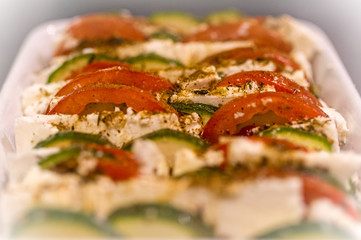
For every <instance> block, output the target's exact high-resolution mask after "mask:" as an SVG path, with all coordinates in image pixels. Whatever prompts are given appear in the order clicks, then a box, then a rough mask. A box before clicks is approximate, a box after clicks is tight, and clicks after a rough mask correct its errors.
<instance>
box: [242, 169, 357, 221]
mask: <svg viewBox="0 0 361 240" xmlns="http://www.w3.org/2000/svg"><path fill="white" fill-rule="evenodd" d="M252 175H253V176H258V177H263V178H264V177H281V178H286V177H298V178H300V180H301V181H302V190H303V198H304V202H305V204H306V205H310V204H311V203H312V202H313V201H315V200H318V199H321V198H326V199H329V200H330V201H332V202H333V203H334V204H336V205H339V206H341V207H342V208H343V209H344V210H345V211H346V212H347V213H348V214H349V215H350V216H351V217H353V218H354V219H355V220H357V221H359V220H360V215H359V213H358V211H357V209H356V208H355V207H354V206H353V205H352V204H351V203H350V202H349V201H348V199H347V196H346V194H345V193H343V192H342V191H341V190H339V189H338V188H336V187H335V186H333V185H331V184H330V183H328V182H326V181H325V180H323V179H321V178H319V177H317V176H313V175H310V174H307V173H303V172H297V171H295V170H281V169H261V170H257V171H256V172H255V173H252V174H248V177H252Z"/></svg>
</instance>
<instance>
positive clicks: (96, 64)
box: [66, 61, 131, 80]
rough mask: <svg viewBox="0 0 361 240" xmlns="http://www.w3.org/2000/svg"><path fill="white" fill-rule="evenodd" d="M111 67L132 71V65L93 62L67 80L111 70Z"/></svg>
mask: <svg viewBox="0 0 361 240" xmlns="http://www.w3.org/2000/svg"><path fill="white" fill-rule="evenodd" d="M111 67H121V68H123V69H130V68H131V66H130V64H127V63H122V62H117V61H99V62H92V63H90V64H88V65H86V66H84V67H82V68H81V69H78V70H76V71H74V72H73V73H72V74H71V75H70V76H68V77H67V78H66V80H69V79H72V78H75V77H76V76H78V75H80V74H86V73H92V72H96V71H98V70H101V69H105V68H111Z"/></svg>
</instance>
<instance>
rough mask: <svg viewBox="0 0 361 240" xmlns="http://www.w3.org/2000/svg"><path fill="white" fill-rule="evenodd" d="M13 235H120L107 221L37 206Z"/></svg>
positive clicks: (85, 236)
mask: <svg viewBox="0 0 361 240" xmlns="http://www.w3.org/2000/svg"><path fill="white" fill-rule="evenodd" d="M13 235H14V236H16V237H26V238H32V239H37V238H47V239H50V238H62V239H66V238H71V239H73V238H105V237H120V235H119V234H118V233H117V232H116V231H115V230H113V229H112V227H111V226H109V225H108V224H107V223H105V222H100V221H96V220H95V219H93V217H91V216H89V215H86V214H83V213H78V212H70V211H66V210H61V209H52V208H36V209H33V210H31V211H30V212H28V213H27V215H26V216H25V217H24V218H23V219H22V221H21V222H20V223H19V224H17V225H16V226H15V228H14V231H13Z"/></svg>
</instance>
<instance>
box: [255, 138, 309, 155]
mask: <svg viewBox="0 0 361 240" xmlns="http://www.w3.org/2000/svg"><path fill="white" fill-rule="evenodd" d="M248 139H250V140H251V141H256V142H263V143H264V144H266V145H268V146H275V147H278V148H282V149H284V150H291V151H303V152H308V150H307V148H305V147H303V146H299V145H296V144H294V143H292V142H290V141H287V140H285V139H277V138H269V137H259V136H252V137H249V138H248Z"/></svg>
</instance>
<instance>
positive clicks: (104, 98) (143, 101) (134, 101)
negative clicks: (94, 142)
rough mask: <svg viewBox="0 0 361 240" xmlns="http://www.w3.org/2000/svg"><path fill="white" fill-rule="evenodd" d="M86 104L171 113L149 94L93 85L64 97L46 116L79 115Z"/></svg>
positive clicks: (119, 87) (123, 87)
mask: <svg viewBox="0 0 361 240" xmlns="http://www.w3.org/2000/svg"><path fill="white" fill-rule="evenodd" d="M88 103H115V104H122V103H126V104H127V106H128V107H131V108H133V109H134V110H135V111H144V110H145V111H151V112H154V111H165V110H167V111H171V112H176V111H175V110H174V109H173V108H171V107H170V106H169V105H167V104H165V103H163V102H160V101H158V100H157V99H156V97H154V96H153V95H152V94H151V93H149V92H146V91H143V90H141V89H138V88H135V87H128V86H124V85H114V84H113V85H94V86H91V87H84V88H82V89H79V90H77V91H74V92H72V93H70V94H68V95H66V96H64V97H63V98H62V99H61V100H60V101H59V102H58V103H57V104H56V105H55V106H54V107H53V108H52V109H51V110H50V109H49V108H48V110H47V112H46V114H48V115H50V114H79V113H81V112H82V111H83V110H84V108H85V106H86V105H87V104H88Z"/></svg>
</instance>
